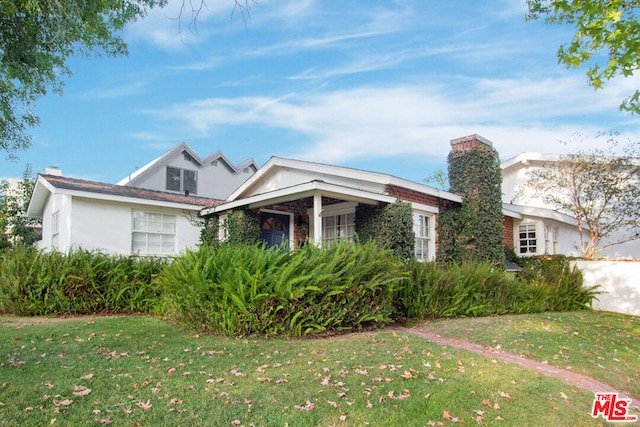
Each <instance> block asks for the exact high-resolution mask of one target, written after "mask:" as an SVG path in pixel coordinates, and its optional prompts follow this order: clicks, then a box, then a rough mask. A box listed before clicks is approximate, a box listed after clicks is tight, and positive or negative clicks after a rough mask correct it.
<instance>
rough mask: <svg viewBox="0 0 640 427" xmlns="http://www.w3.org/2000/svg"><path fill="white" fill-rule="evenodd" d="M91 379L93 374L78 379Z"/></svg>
mask: <svg viewBox="0 0 640 427" xmlns="http://www.w3.org/2000/svg"><path fill="white" fill-rule="evenodd" d="M91 378H93V374H88V375H83V376H81V377H80V379H81V380H90V379H91Z"/></svg>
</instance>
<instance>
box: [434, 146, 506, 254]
mask: <svg viewBox="0 0 640 427" xmlns="http://www.w3.org/2000/svg"><path fill="white" fill-rule="evenodd" d="M448 163H449V182H450V184H451V189H450V191H451V192H453V193H456V194H459V195H460V196H462V198H463V201H462V205H460V206H450V207H448V208H447V209H445V210H443V211H442V212H441V214H440V221H439V236H440V241H439V245H438V252H439V254H438V258H439V259H441V260H444V261H457V262H461V261H464V260H477V261H486V262H491V263H495V264H496V265H504V234H503V214H502V173H501V170H500V157H499V155H498V152H497V151H496V150H495V149H494V148H493V144H492V143H491V141H489V140H487V139H485V138H483V137H481V136H479V135H476V134H473V135H469V136H464V137H462V138H457V139H453V140H451V152H450V153H449V157H448Z"/></svg>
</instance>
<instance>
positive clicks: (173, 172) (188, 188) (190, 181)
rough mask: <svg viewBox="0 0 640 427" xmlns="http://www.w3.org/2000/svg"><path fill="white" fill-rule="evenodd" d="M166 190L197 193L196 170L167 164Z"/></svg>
mask: <svg viewBox="0 0 640 427" xmlns="http://www.w3.org/2000/svg"><path fill="white" fill-rule="evenodd" d="M167 191H179V192H181V193H185V194H198V172H197V171H192V170H188V169H180V168H176V167H172V166H167Z"/></svg>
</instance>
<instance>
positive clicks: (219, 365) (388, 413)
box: [0, 313, 640, 427]
mask: <svg viewBox="0 0 640 427" xmlns="http://www.w3.org/2000/svg"><path fill="white" fill-rule="evenodd" d="M583 316H584V317H583ZM458 322H468V323H458ZM499 322H505V323H503V324H502V327H501V326H500V323H499ZM518 322H521V323H522V324H523V325H530V327H529V328H527V329H524V327H521V330H519V331H518V333H520V332H522V333H523V336H522V338H523V339H524V341H525V343H523V344H520V343H519V341H518V338H514V337H513V336H512V335H510V333H509V330H511V329H512V328H511V326H512V325H514V326H513V327H514V328H515V329H518V328H516V327H515V323H518ZM544 322H546V326H545V324H544ZM538 323H540V324H541V325H542V326H541V327H542V328H543V329H542V331H539V330H538V327H537V324H538ZM505 325H507V326H508V327H507V326H505ZM639 326H640V319H638V318H631V317H627V316H613V315H608V314H603V313H562V314H545V315H539V316H517V317H515V316H508V317H503V318H488V319H472V320H454V321H446V322H433V323H430V324H428V325H421V327H424V328H433V330H436V331H438V333H441V334H442V335H443V336H447V334H451V335H452V336H453V335H456V334H458V333H461V334H463V335H462V336H464V337H465V338H471V339H474V340H475V339H480V337H484V338H482V339H489V340H490V345H493V346H497V345H500V346H501V347H502V348H503V349H505V350H508V346H510V345H514V346H521V348H522V349H523V350H524V349H527V348H528V349H529V351H531V352H535V353H536V354H537V356H536V357H545V358H547V359H549V362H550V363H552V362H553V361H554V359H553V356H554V355H559V358H558V362H560V361H561V362H562V364H568V362H569V361H570V362H571V366H572V369H574V370H576V371H579V370H580V371H581V370H582V367H583V365H584V366H585V369H587V371H588V372H587V373H593V374H594V375H595V373H596V372H597V371H598V370H600V369H602V368H600V367H598V364H600V365H602V366H605V367H609V366H611V367H614V366H615V364H614V363H612V362H611V361H610V360H609V359H611V358H613V356H614V355H616V356H617V357H616V358H617V359H618V360H622V361H624V363H623V365H625V366H627V367H626V368H625V371H624V372H625V373H624V374H620V375H622V376H624V377H627V376H629V377H630V381H628V384H629V390H633V388H632V386H634V385H635V387H637V381H638V380H639V379H638V375H639V372H640V360H639V359H638V354H639V353H640V352H639V351H637V350H638V349H637V345H638V344H637V343H636V341H639V340H638V338H640V331H639V330H638V328H639ZM569 327H570V329H568V328H569ZM491 328H495V331H493V332H491ZM546 328H550V329H551V330H552V331H553V333H554V334H555V335H556V336H557V337H558V340H559V341H558V342H559V343H561V342H562V340H561V337H562V336H564V337H565V340H564V342H565V343H564V344H560V345H564V346H565V347H567V348H568V349H571V350H565V349H562V348H561V349H560V350H562V353H560V352H559V349H555V351H551V350H552V349H549V353H548V354H549V355H548V356H547V355H545V356H542V355H543V352H542V350H543V349H544V348H548V347H552V346H553V345H554V344H553V343H555V341H551V340H550V338H548V337H545V335H544V334H543V333H542V332H546ZM582 328H584V329H582ZM609 328H613V329H609ZM468 329H471V332H470V333H468V332H467V330H468ZM481 332H482V333H481ZM574 332H575V333H577V336H583V337H582V338H581V340H582V341H581V342H582V347H584V350H583V351H584V352H586V353H588V354H587V355H584V356H582V355H581V353H579V352H577V350H573V347H578V341H575V345H574V344H573V343H574V342H573V341H570V340H573V339H574V338H570V337H572V336H573V335H574ZM549 334H550V333H549ZM598 334H599V335H598ZM492 335H493V337H492ZM538 335H541V338H540V339H541V340H542V341H538V340H537V338H536V337H537V336H538ZM634 337H635V340H634ZM493 340H495V342H494V341H493ZM479 342H480V341H479ZM538 342H540V343H541V344H538ZM527 343H528V344H531V345H532V346H535V348H534V347H527ZM612 343H615V347H614V348H611V347H610V346H611V345H612ZM538 345H541V346H543V349H538V348H537V346H538ZM598 346H600V347H603V348H602V349H600V348H599V347H598ZM604 347H606V349H605V348H604ZM514 348H515V349H519V348H520V347H514ZM626 349H629V353H628V354H627V353H626V354H621V353H622V352H623V351H627V350H626ZM569 351H571V352H570V353H569ZM595 351H598V352H599V353H598V356H602V357H604V358H605V360H604V361H601V360H599V359H597V357H598V356H593V355H594V354H595ZM632 351H633V353H631V352H632ZM518 352H522V351H520V350H518ZM611 352H613V353H614V354H613V355H612V354H611ZM563 356H569V357H570V359H569V360H567V361H565V360H564V358H563ZM592 357H596V359H597V360H598V361H597V362H596V363H595V364H591V363H590V362H588V361H587V360H588V359H590V358H592ZM583 358H584V359H585V361H581V360H580V359H583ZM554 364H555V363H554ZM627 372H628V373H627ZM611 378H612V377H608V378H603V380H605V381H607V380H609V379H611ZM616 378H617V377H616ZM616 385H617V386H620V384H616ZM632 393H633V391H632ZM592 401H593V395H592V394H591V393H590V392H587V391H584V390H579V389H575V388H572V387H571V386H569V385H566V384H565V383H563V382H561V381H560V380H556V379H550V378H545V377H541V376H539V375H537V374H536V373H535V372H532V371H528V370H525V369H523V368H520V367H518V366H515V365H509V364H503V363H501V362H497V361H495V360H492V359H489V358H485V357H482V356H478V355H475V354H471V353H467V352H462V351H458V350H456V349H453V348H450V347H443V346H440V345H437V344H434V343H432V342H429V341H428V340H425V339H422V338H419V337H415V336H409V335H406V334H400V333H397V334H396V333H394V332H392V331H385V330H383V331H376V332H366V333H358V334H349V335H342V336H338V337H332V338H322V339H295V340H286V339H269V340H265V339H254V338H242V339H230V338H222V337H218V336H199V335H196V334H195V333H194V332H190V331H185V330H183V329H181V328H180V327H178V326H176V325H173V324H171V323H168V322H165V321H162V320H159V319H155V318H151V317H134V316H127V317H112V318H105V317H91V318H79V319H65V320H54V321H46V322H43V323H39V322H34V321H33V320H32V319H16V318H0V425H2V426H14V425H15V426H30V425H52V424H53V425H65V426H66V425H100V424H111V423H112V424H114V425H127V426H130V425H143V426H175V425H184V426H192V425H209V426H234V425H244V426H251V425H254V426H290V427H293V426H304V427H307V426H334V425H335V426H342V425H344V426H363V425H372V426H379V425H386V426H448V425H457V424H459V423H460V424H461V422H462V421H463V420H464V422H465V423H466V424H469V425H499V426H527V425H531V426H597V425H602V424H603V421H602V419H601V418H600V419H593V418H592V417H591V416H590V409H591V404H592Z"/></svg>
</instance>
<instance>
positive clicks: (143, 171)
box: [117, 142, 258, 186]
mask: <svg viewBox="0 0 640 427" xmlns="http://www.w3.org/2000/svg"><path fill="white" fill-rule="evenodd" d="M184 152H186V153H187V154H189V156H191V158H192V159H193V161H194V162H196V164H197V165H199V166H201V167H202V166H205V165H207V164H210V163H211V162H213V161H214V160H221V161H223V162H224V163H225V164H226V165H227V166H228V167H229V169H231V170H232V171H233V172H235V173H239V172H241V171H242V170H244V169H245V168H247V167H253V168H254V169H256V170H257V169H258V166H257V165H256V163H255V161H254V160H253V159H251V158H249V159H247V160H244V161H242V162H240V163H238V164H236V165H234V164H233V163H231V161H230V160H229V159H228V158H227V156H225V155H224V154H223V153H222V151H220V150H218V151H216V152H215V153H213V154H211V155H209V156H207V157H204V158H202V157H200V156H199V155H198V154H197V153H196V152H195V151H193V149H192V148H191V147H189V145H188V144H187V143H186V142H181V143H180V144H178V145H176V146H175V147H173V148H172V149H170V150H169V151H167V152H166V153H164V154H163V155H161V156H160V157H157V158H156V159H154V160H152V161H151V162H149V163H147V164H146V165H144V166H143V167H141V168H139V169H138V170H136V171H135V172H134V173H132V174H130V175H128V176H127V177H126V178H123V179H122V180H120V181H118V183H117V185H126V186H135V185H136V183H138V182H139V181H142V180H143V179H144V178H145V177H147V176H149V175H152V174H153V173H155V172H156V171H158V170H159V169H161V168H163V167H164V166H165V165H166V164H167V163H169V162H170V161H171V160H173V159H175V158H176V157H178V156H179V155H181V154H182V153H184Z"/></svg>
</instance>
